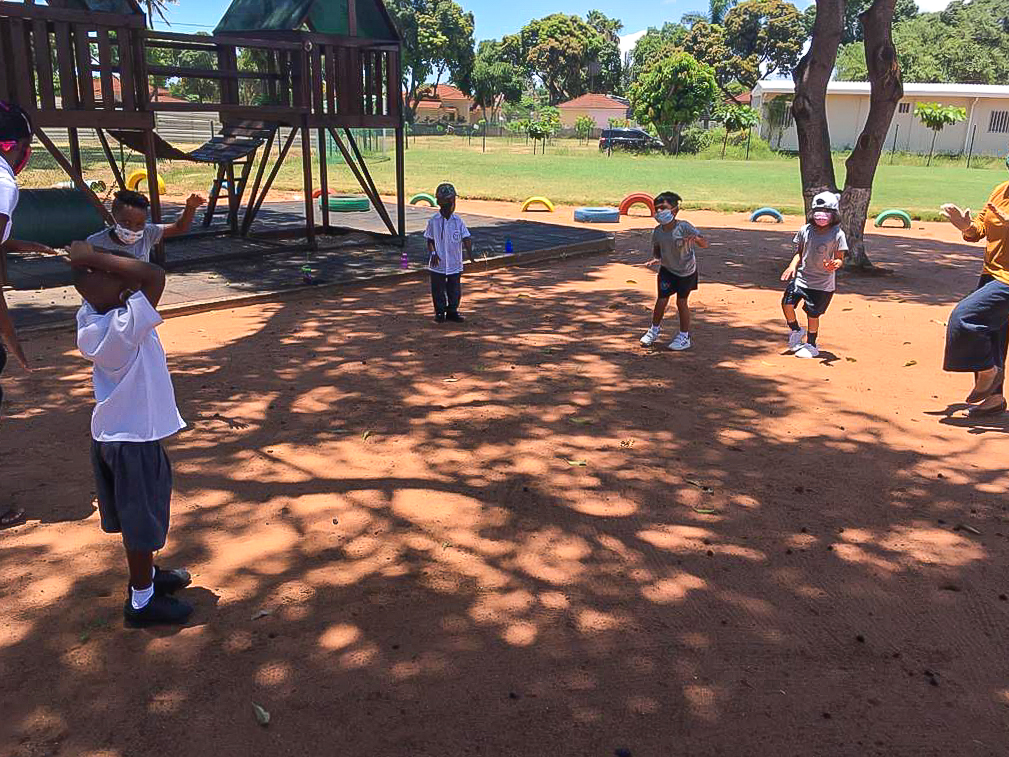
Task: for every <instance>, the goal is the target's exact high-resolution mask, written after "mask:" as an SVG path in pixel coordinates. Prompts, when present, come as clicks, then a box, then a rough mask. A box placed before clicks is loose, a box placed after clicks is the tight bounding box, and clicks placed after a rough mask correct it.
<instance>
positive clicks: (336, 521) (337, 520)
mask: <svg viewBox="0 0 1009 757" xmlns="http://www.w3.org/2000/svg"><path fill="white" fill-rule="evenodd" d="M339 522H340V519H339V518H333V525H334V526H335V525H337V524H338V523H339Z"/></svg>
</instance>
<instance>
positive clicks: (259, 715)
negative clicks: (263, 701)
mask: <svg viewBox="0 0 1009 757" xmlns="http://www.w3.org/2000/svg"><path fill="white" fill-rule="evenodd" d="M252 711H253V712H254V713H256V722H257V723H259V724H260V725H261V726H263V727H264V728H265V727H266V726H268V725H269V724H270V713H269V712H267V711H266V710H265V709H263V708H262V707H260V706H259V705H258V704H256V703H255V702H253V703H252Z"/></svg>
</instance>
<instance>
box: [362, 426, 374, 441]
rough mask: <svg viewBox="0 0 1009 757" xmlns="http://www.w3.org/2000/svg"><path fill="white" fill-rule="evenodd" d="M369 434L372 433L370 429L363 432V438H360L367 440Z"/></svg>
mask: <svg viewBox="0 0 1009 757" xmlns="http://www.w3.org/2000/svg"><path fill="white" fill-rule="evenodd" d="M371 433H372V432H371V429H368V430H367V431H365V432H364V436H362V437H361V438H362V439H365V440H367V438H368V437H369V436H371Z"/></svg>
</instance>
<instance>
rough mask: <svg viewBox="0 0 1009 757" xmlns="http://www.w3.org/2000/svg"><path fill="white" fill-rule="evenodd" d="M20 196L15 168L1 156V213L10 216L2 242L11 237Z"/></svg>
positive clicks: (0, 240) (0, 241)
mask: <svg viewBox="0 0 1009 757" xmlns="http://www.w3.org/2000/svg"><path fill="white" fill-rule="evenodd" d="M18 197H19V191H18V182H17V179H15V178H14V169H12V168H11V166H10V163H8V162H7V161H6V160H4V159H3V158H0V214H2V215H5V216H7V218H8V224H7V228H6V229H4V232H3V239H0V244H2V243H3V242H6V241H7V240H8V239H9V238H10V235H11V229H12V228H14V209H15V208H16V207H17V206H18Z"/></svg>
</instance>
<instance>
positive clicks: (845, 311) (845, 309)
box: [841, 308, 855, 313]
mask: <svg viewBox="0 0 1009 757" xmlns="http://www.w3.org/2000/svg"><path fill="white" fill-rule="evenodd" d="M854 309H855V308H841V312H842V313H847V312H848V311H849V310H854Z"/></svg>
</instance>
